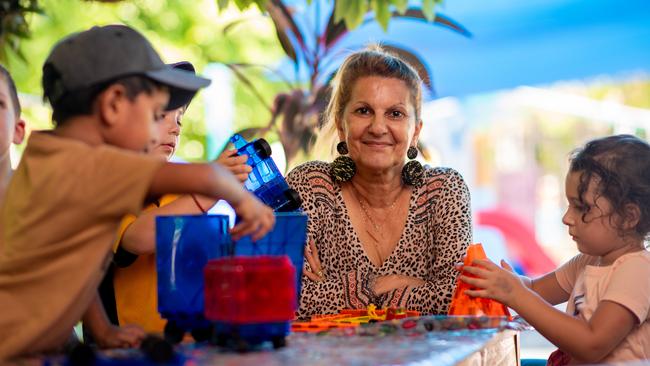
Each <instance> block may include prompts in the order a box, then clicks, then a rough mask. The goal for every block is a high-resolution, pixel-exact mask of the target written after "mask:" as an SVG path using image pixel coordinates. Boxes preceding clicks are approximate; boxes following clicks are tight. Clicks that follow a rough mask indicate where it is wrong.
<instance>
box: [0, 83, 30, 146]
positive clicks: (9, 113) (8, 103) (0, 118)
mask: <svg viewBox="0 0 650 366" xmlns="http://www.w3.org/2000/svg"><path fill="white" fill-rule="evenodd" d="M24 132H25V123H24V122H23V121H22V120H20V117H19V116H18V115H16V109H15V107H14V103H13V101H12V100H11V93H10V91H9V85H7V81H6V80H5V78H4V77H2V76H0V135H1V136H2V138H0V156H3V155H4V154H5V152H6V151H9V146H10V145H11V143H14V144H20V143H21V142H22V140H23V136H24Z"/></svg>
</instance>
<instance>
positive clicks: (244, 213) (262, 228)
mask: <svg viewBox="0 0 650 366" xmlns="http://www.w3.org/2000/svg"><path fill="white" fill-rule="evenodd" d="M233 209H234V210H235V213H237V216H238V217H239V219H240V220H241V221H240V222H239V223H238V224H237V225H235V227H233V228H232V229H230V235H231V236H232V239H233V240H238V239H240V238H241V237H242V236H246V235H248V234H251V235H252V239H253V241H256V240H259V239H261V238H262V237H264V235H266V233H268V232H269V231H270V230H271V229H273V225H275V216H273V210H272V209H271V208H270V207H269V206H267V205H265V204H263V203H262V201H260V200H259V199H258V198H257V197H255V196H254V195H253V194H252V193H250V192H246V193H245V194H244V198H242V199H241V200H240V201H239V203H238V204H237V205H234V206H233Z"/></svg>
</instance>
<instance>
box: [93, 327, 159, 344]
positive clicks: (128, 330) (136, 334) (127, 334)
mask: <svg viewBox="0 0 650 366" xmlns="http://www.w3.org/2000/svg"><path fill="white" fill-rule="evenodd" d="M93 336H94V337H95V342H97V345H99V347H101V348H134V347H139V346H140V342H141V341H142V340H143V339H144V337H145V336H146V333H145V332H144V330H143V329H142V328H140V327H139V326H137V325H125V326H123V327H118V326H115V325H110V326H108V327H106V328H105V329H104V330H103V331H102V332H100V333H99V334H93Z"/></svg>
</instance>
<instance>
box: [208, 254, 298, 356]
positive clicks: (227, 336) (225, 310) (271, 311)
mask: <svg viewBox="0 0 650 366" xmlns="http://www.w3.org/2000/svg"><path fill="white" fill-rule="evenodd" d="M295 276H296V269H295V268H294V266H293V264H291V261H289V257H287V256H286V255H283V256H255V257H230V258H219V259H215V260H211V261H210V262H208V265H207V266H206V268H205V316H206V318H207V319H209V320H211V321H213V322H214V326H215V342H216V344H217V345H220V346H231V347H234V348H236V349H237V350H240V351H245V350H247V349H248V348H249V347H250V346H255V345H257V344H260V343H263V342H266V341H271V342H272V343H273V347H274V348H280V347H284V346H285V344H286V343H285V337H286V336H287V335H288V333H289V321H290V320H292V319H293V318H294V312H295V311H296V283H295Z"/></svg>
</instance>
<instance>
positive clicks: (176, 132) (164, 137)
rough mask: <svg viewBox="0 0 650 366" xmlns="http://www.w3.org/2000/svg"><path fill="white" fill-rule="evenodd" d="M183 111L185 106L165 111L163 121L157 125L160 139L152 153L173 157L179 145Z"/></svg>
mask: <svg viewBox="0 0 650 366" xmlns="http://www.w3.org/2000/svg"><path fill="white" fill-rule="evenodd" d="M183 113H185V107H181V108H178V109H174V110H173V111H168V112H165V113H164V115H163V119H162V121H161V122H159V123H158V126H157V130H158V141H157V143H156V144H155V145H154V146H153V147H152V149H151V150H150V151H151V153H153V154H154V155H156V156H159V157H161V158H163V159H165V160H169V159H171V157H172V156H173V155H174V153H175V152H176V148H177V147H178V140H179V139H180V138H179V136H180V133H181V119H182V118H183Z"/></svg>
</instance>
